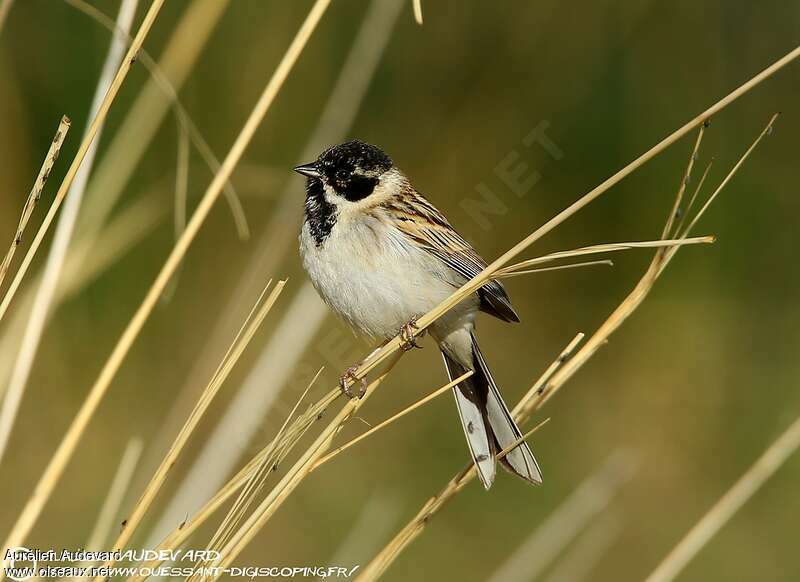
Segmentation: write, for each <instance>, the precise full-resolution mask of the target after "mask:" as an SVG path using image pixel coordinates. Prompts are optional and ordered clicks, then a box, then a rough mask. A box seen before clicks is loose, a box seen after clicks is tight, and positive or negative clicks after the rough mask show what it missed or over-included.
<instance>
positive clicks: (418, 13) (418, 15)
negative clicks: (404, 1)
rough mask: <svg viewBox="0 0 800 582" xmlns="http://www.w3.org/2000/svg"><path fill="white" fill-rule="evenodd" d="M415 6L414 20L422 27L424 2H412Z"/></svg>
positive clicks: (415, 0) (420, 0) (416, 0)
mask: <svg viewBox="0 0 800 582" xmlns="http://www.w3.org/2000/svg"><path fill="white" fill-rule="evenodd" d="M411 1H412V3H413V5H414V20H416V21H417V24H419V25H420V26H422V0H411Z"/></svg>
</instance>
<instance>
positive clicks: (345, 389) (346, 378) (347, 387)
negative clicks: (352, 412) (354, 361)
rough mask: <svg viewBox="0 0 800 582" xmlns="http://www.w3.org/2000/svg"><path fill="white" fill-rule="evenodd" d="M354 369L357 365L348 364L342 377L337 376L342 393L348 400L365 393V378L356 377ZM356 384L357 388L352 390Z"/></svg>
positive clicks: (359, 397) (356, 368) (361, 396)
mask: <svg viewBox="0 0 800 582" xmlns="http://www.w3.org/2000/svg"><path fill="white" fill-rule="evenodd" d="M356 370H358V366H350V367H349V368H347V370H346V371H345V373H344V374H342V377H341V378H339V387H340V388H341V389H342V394H344V395H345V396H347V397H348V398H349V399H350V400H352V399H353V398H358V399H361V398H363V397H364V394H366V393H367V379H366V378H360V379H359V378H357V377H356ZM356 385H358V390H357V391H354V390H353V388H354V387H355V386H356Z"/></svg>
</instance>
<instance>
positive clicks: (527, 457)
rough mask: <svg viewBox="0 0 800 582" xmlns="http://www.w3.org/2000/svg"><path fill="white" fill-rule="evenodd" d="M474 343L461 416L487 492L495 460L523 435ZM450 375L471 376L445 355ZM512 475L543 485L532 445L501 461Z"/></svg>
mask: <svg viewBox="0 0 800 582" xmlns="http://www.w3.org/2000/svg"><path fill="white" fill-rule="evenodd" d="M470 338H471V341H472V369H473V370H475V373H474V374H473V375H472V376H470V377H469V378H467V379H466V380H464V381H463V382H461V383H460V384H458V385H457V386H455V387H454V388H453V394H454V395H455V397H456V405H457V406H458V414H459V416H460V417H461V423H462V424H463V426H464V434H465V435H466V437H467V444H468V445H469V450H470V453H471V454H472V459H473V461H474V462H475V467H476V468H477V470H478V477H479V478H480V480H481V483H483V486H484V487H485V488H486V489H489V487H491V486H492V482H493V481H494V477H495V472H496V470H495V456H496V455H497V454H498V453H499V452H500V451H502V450H504V449H506V448H507V447H509V446H511V445H513V444H514V443H516V442H518V441H519V440H520V439H521V438H522V432H521V431H520V430H519V427H518V426H517V424H516V423H515V422H514V419H513V418H512V417H511V412H510V411H509V410H508V407H507V406H506V404H505V402H503V398H502V396H500V391H499V390H498V388H497V384H495V381H494V378H492V374H491V372H490V371H489V367H488V366H487V365H486V361H485V360H484V359H483V354H481V351H480V348H479V347H478V342H477V341H476V340H475V335H474V334H472V333H470ZM442 356H443V357H444V364H445V367H446V368H447V374H448V376H449V377H450V379H451V380H453V379H454V378H458V377H459V376H461V375H462V374H464V373H466V372H467V368H465V366H464V365H462V364H461V363H459V362H458V361H457V360H455V359H453V358H452V357H451V356H449V355H448V354H447V353H445V352H444V351H442ZM500 462H501V463H502V464H503V466H505V467H506V469H508V470H509V471H511V472H512V473H514V474H516V475H519V476H520V477H522V478H523V479H525V480H526V481H529V482H531V483H535V484H540V483H541V482H542V472H541V471H540V470H539V465H538V463H537V462H536V459H535V458H534V456H533V453H532V452H531V449H530V447H529V446H528V443H526V442H524V441H523V442H521V443H520V444H519V445H518V446H516V447H515V448H514V449H513V450H512V451H511V452H509V453H508V454H507V455H506V456H505V457H504V458H503V459H501V461H500Z"/></svg>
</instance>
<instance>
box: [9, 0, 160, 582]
mask: <svg viewBox="0 0 800 582" xmlns="http://www.w3.org/2000/svg"><path fill="white" fill-rule="evenodd" d="M163 5H164V0H153V2H152V4H151V5H150V8H149V9H148V11H147V14H145V17H144V20H143V21H142V24H141V26H140V27H139V30H138V32H137V33H136V37H135V38H134V39H133V42H131V46H130V47H129V48H128V51H127V52H126V53H125V57H124V58H123V59H122V63H121V64H120V67H119V70H118V71H117V73H116V75H114V79H113V81H111V85H110V86H109V88H108V92H107V93H106V96H105V97H104V98H103V101H102V103H101V104H100V107H98V109H97V115H95V117H94V118H93V119H92V123H91V124H90V125H89V129H87V130H86V133H85V134H84V137H83V140H82V141H81V144H80V146H79V147H78V151H77V153H76V154H75V158H74V159H73V160H72V164H71V165H70V167H69V169H68V170H67V174H66V176H64V180H63V181H62V182H61V187H60V188H59V189H58V192H57V193H56V196H55V200H53V204H52V205H51V206H50V210H49V211H48V212H47V215H46V216H45V218H44V221H43V222H42V225H41V226H40V227H39V230H38V232H37V233H36V237H35V238H34V239H33V242H32V243H31V247H30V249H28V252H27V254H26V255H25V259H24V260H23V262H22V264H21V265H20V267H19V270H18V271H17V274H16V276H15V277H14V280H13V282H12V283H11V287H9V289H8V291H6V295H5V297H3V302H2V304H0V319H2V318H3V316H4V315H5V313H6V311H7V310H8V306H9V304H10V303H11V300H12V298H13V297H14V294H15V293H16V291H17V288H18V287H19V285H20V282H21V281H22V278H23V277H24V276H25V274H26V273H27V272H28V267H30V264H31V262H32V261H33V257H34V255H36V251H38V250H39V246H40V245H41V244H42V240H43V239H44V237H45V235H46V234H47V231H48V230H49V228H50V224H51V223H52V222H53V220H54V219H55V215H56V213H57V212H58V210H59V208H60V207H61V203H62V202H63V201H64V198H65V197H66V195H67V192H68V191H69V189H70V188H71V186H72V183H73V181H74V180H75V176H76V175H77V173H78V170H79V169H80V166H81V163H82V162H83V159H84V157H85V156H86V154H87V152H88V151H89V148H90V147H91V145H92V142H93V141H94V138H95V135H96V134H97V132H98V130H99V129H100V127H101V126H102V125H103V123H104V122H105V119H106V117H107V116H108V111H109V109H111V104H112V103H113V102H114V99H115V98H116V96H117V93H119V89H120V87H121V86H122V83H123V81H125V78H126V77H127V76H128V71H130V69H131V66H132V64H133V62H134V61H135V60H136V59H135V57H136V54H137V53H138V52H139V50H140V49H141V48H142V44H143V43H144V39H145V38H146V37H147V34H148V33H149V32H150V29H151V28H152V26H153V23H154V22H155V20H156V18H157V17H158V14H159V12H160V11H161V7H162V6H163ZM0 580H2V574H1V573H0Z"/></svg>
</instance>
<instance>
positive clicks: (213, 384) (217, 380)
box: [105, 281, 286, 567]
mask: <svg viewBox="0 0 800 582" xmlns="http://www.w3.org/2000/svg"><path fill="white" fill-rule="evenodd" d="M285 284H286V282H285V281H279V282H278V283H277V285H275V288H274V289H273V290H272V292H271V293H270V294H269V297H267V299H266V300H265V301H263V303H262V302H261V300H262V298H263V295H264V294H265V293H266V291H267V288H268V287H269V285H267V287H265V288H264V291H263V292H262V295H261V297H259V298H258V301H257V302H256V304H255V305H254V306H253V311H252V312H251V317H249V318H248V320H247V321H245V323H244V325H243V326H242V329H241V330H240V333H239V334H237V337H236V338H234V341H233V343H232V344H231V347H230V349H229V351H228V353H226V354H225V357H224V358H223V361H222V362H221V363H220V366H219V368H218V370H217V372H216V373H215V374H214V376H213V377H212V379H211V380H210V381H209V383H208V384H207V385H206V388H205V390H204V391H203V394H202V395H201V396H200V399H199V400H198V402H197V405H196V406H195V408H194V410H192V412H191V414H190V415H189V418H188V419H187V420H186V423H185V424H184V426H183V428H182V429H181V431H180V432H179V433H178V436H176V437H175V441H174V442H173V444H172V446H171V447H170V449H169V451H168V452H167V454H166V455H165V456H164V460H163V461H162V462H161V465H159V467H158V469H157V470H156V472H155V473H154V474H153V476H152V477H151V478H150V482H149V483H148V485H147V487H145V490H144V493H142V496H141V498H140V499H139V501H138V502H137V504H136V506H135V507H134V509H133V511H132V512H131V513H130V515H129V516H128V518H127V520H125V526H124V527H123V528H122V531H121V532H120V534H119V536H118V537H117V539H116V541H115V542H114V544H113V545H112V549H118V550H122V549H123V548H124V547H125V546H126V545H127V543H128V541H130V539H131V537H132V536H133V534H134V532H135V531H136V529H137V528H138V527H139V524H140V523H141V522H142V519H143V518H144V515H145V514H146V513H147V510H148V509H150V506H151V505H152V503H153V501H154V500H155V498H156V495H158V492H159V491H160V490H161V487H162V485H163V484H164V482H165V481H166V478H167V474H168V473H169V471H170V469H172V467H173V466H174V465H175V463H176V462H177V460H178V457H179V456H180V454H181V452H182V451H183V449H184V447H185V446H186V443H187V442H189V437H190V436H191V434H192V432H193V431H194V430H195V429H196V428H197V425H198V424H199V423H200V420H201V419H202V418H203V415H204V414H205V412H206V411H207V410H208V407H209V406H210V405H211V402H212V401H213V400H214V397H215V396H216V395H217V394H218V393H219V390H220V388H222V385H223V384H224V382H225V380H227V378H228V376H229V375H230V372H231V370H232V369H233V367H234V366H235V365H236V363H237V362H238V361H239V358H240V357H241V355H242V353H244V350H245V349H246V348H247V346H248V344H249V343H250V341H251V340H252V339H253V336H254V335H255V333H256V331H258V329H259V327H261V323H262V322H263V321H264V318H266V316H267V314H269V312H270V310H271V309H272V307H273V306H274V305H275V302H276V301H277V300H278V297H279V296H280V294H281V291H283V287H284V285H285ZM113 564H114V560H113V559H112V560H109V561H108V562H106V564H105V566H108V567H110V566H112V565H113Z"/></svg>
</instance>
